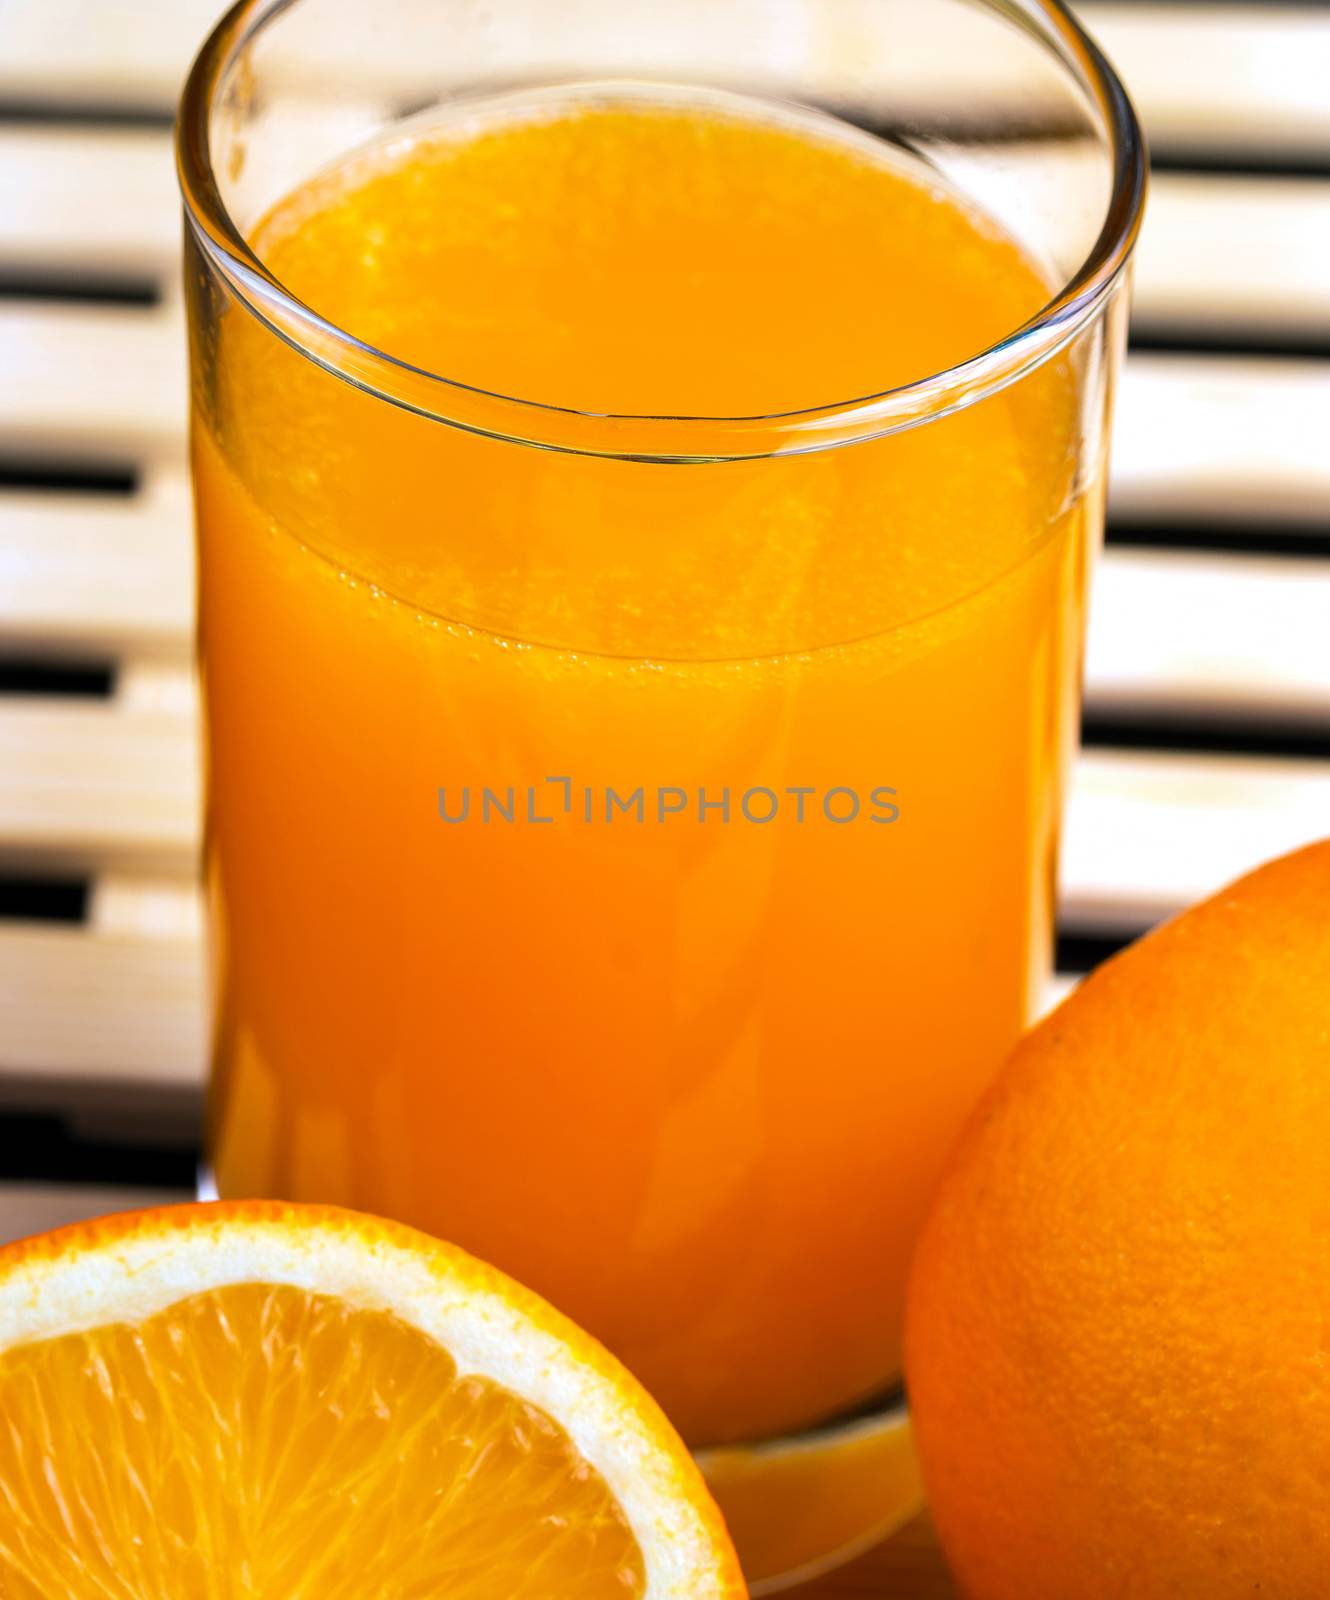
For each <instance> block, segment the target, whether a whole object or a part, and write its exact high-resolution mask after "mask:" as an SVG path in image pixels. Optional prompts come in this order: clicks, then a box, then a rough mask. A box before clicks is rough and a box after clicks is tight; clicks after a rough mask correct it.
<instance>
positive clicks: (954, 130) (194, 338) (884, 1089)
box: [179, 0, 1144, 1585]
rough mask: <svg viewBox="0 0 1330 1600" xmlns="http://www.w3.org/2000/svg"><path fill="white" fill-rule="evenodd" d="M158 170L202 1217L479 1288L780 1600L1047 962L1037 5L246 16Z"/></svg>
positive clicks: (1065, 210)
mask: <svg viewBox="0 0 1330 1600" xmlns="http://www.w3.org/2000/svg"><path fill="white" fill-rule="evenodd" d="M179 159H180V171H181V180H182V186H183V190H184V197H185V204H186V216H187V228H186V241H187V260H186V285H187V294H188V307H189V329H190V340H191V356H192V407H193V432H192V441H193V442H192V449H193V466H194V474H195V491H196V501H197V512H198V535H199V544H198V550H199V621H200V641H201V642H200V658H201V664H202V678H203V688H204V703H205V715H206V760H207V806H208V811H207V829H206V840H207V843H206V875H207V883H208V891H209V907H210V937H211V960H212V971H213V984H214V1003H215V1011H214V1018H215V1028H214V1046H213V1081H212V1092H211V1108H210V1133H209V1140H210V1160H211V1163H212V1166H213V1170H214V1173H215V1178H216V1183H217V1186H218V1188H219V1190H220V1192H221V1193H222V1194H223V1195H224V1196H239V1195H259V1194H263V1195H273V1196H283V1197H290V1198H296V1199H309V1200H320V1201H335V1202H340V1203H343V1204H346V1205H351V1206H355V1207H359V1208H361V1209H365V1210H369V1211H374V1212H380V1213H384V1214H387V1215H391V1216H395V1217H398V1218H401V1219H404V1220H406V1221H408V1222H410V1223H413V1224H416V1225H418V1226H420V1227H422V1228H425V1229H427V1230H429V1231H430V1232H432V1233H435V1234H439V1235H442V1236H444V1237H447V1238H449V1239H451V1240H453V1241H455V1242H457V1243H459V1244H461V1245H463V1246H464V1247H466V1248H467V1249H470V1250H472V1251H474V1252H475V1253H476V1254H478V1255H480V1256H482V1257H484V1258H486V1259H488V1260H490V1261H492V1262H493V1263H495V1264H496V1265H498V1266H500V1267H502V1268H504V1269H505V1270H507V1271H509V1272H511V1273H512V1274H514V1275H515V1276H516V1277H518V1278H519V1279H521V1280H523V1281H524V1282H525V1283H527V1284H528V1285H530V1286H531V1287H533V1288H535V1289H536V1290H538V1291H540V1292H541V1293H543V1294H544V1295H546V1296H547V1297H548V1298H549V1299H551V1300H552V1301H554V1302H555V1303H556V1304H557V1305H558V1306H559V1307H560V1308H561V1309H562V1310H564V1311H566V1312H568V1313H569V1314H570V1315H571V1316H573V1317H574V1318H575V1319H576V1320H577V1321H579V1322H580V1323H582V1324H583V1325H584V1326H586V1327H587V1328H588V1329H590V1330H591V1331H592V1332H594V1333H595V1334H597V1335H598V1336H599V1337H600V1338H601V1339H603V1340H604V1341H605V1342H606V1343H607V1344H608V1345H609V1346H610V1347H611V1348H612V1349H613V1350H614V1351H615V1352H616V1353H617V1354H618V1355H619V1356H621V1357H622V1358H623V1359H624V1360H625V1361H626V1362H627V1363H628V1364H629V1365H630V1366H631V1367H632V1368H633V1369H634V1370H635V1371H636V1372H637V1373H638V1375H639V1376H640V1377H641V1378H642V1379H643V1380H644V1381H645V1382H646V1383H647V1385H648V1386H649V1387H650V1388H651V1389H652V1390H653V1391H654V1392H655V1394H656V1395H657V1397H658V1398H659V1399H660V1400H661V1402H662V1403H663V1404H664V1406H665V1408H666V1410H667V1411H668V1412H669V1413H670V1415H671V1417H672V1418H673V1419H674V1421H675V1422H676V1423H677V1425H678V1427H679V1428H680V1430H681V1432H682V1433H683V1435H684V1437H685V1438H686V1439H687V1440H688V1442H689V1443H690V1444H691V1445H692V1446H694V1447H695V1448H696V1449H698V1450H699V1452H700V1453H702V1455H703V1459H704V1461H706V1462H707V1463H709V1464H710V1465H711V1468H712V1471H713V1474H714V1479H713V1481H715V1483H716V1485H717V1489H718V1492H719V1494H720V1496H721V1498H722V1501H723V1503H724V1504H725V1505H726V1508H727V1510H728V1512H729V1514H730V1516H731V1518H732V1521H733V1525H734V1528H735V1532H736V1535H737V1537H738V1539H739V1542H740V1545H741V1548H742V1553H743V1555H744V1558H745V1562H746V1567H747V1570H748V1572H749V1574H750V1577H751V1578H752V1579H753V1581H754V1583H755V1584H758V1585H762V1584H776V1583H779V1582H781V1581H784V1580H788V1579H790V1578H791V1577H796V1576H799V1575H801V1574H803V1573H806V1572H808V1571H811V1570H813V1569H814V1568H815V1567H816V1566H817V1565H818V1564H819V1563H821V1562H823V1561H825V1560H828V1559H830V1558H832V1557H834V1556H837V1555H840V1554H843V1553H845V1552H846V1551H847V1550H849V1549H850V1548H853V1547H855V1546H856V1545H858V1544H861V1543H862V1542H864V1541H865V1540H866V1539H868V1538H870V1537H872V1536H873V1535H874V1534H876V1533H880V1532H881V1531H883V1530H884V1529H885V1528H887V1527H888V1526H889V1525H890V1524H891V1522H892V1521H893V1520H894V1519H898V1518H899V1517H900V1515H901V1514H902V1513H903V1512H904V1511H905V1510H907V1509H908V1504H909V1501H910V1496H911V1494H912V1492H913V1490H912V1488H911V1487H909V1486H906V1487H902V1486H901V1482H900V1481H898V1482H897V1483H896V1484H895V1486H894V1487H893V1485H892V1483H891V1482H890V1481H889V1479H890V1474H889V1473H886V1472H885V1470H884V1469H883V1466H882V1461H883V1459H885V1458H884V1457H881V1456H874V1454H873V1451H872V1449H871V1448H870V1447H871V1445H872V1442H873V1441H874V1440H879V1441H881V1440H888V1439H891V1440H896V1439H898V1438H899V1429H898V1428H896V1427H895V1424H893V1423H892V1422H890V1421H887V1422H883V1421H881V1420H880V1418H881V1417H882V1416H883V1414H884V1412H886V1411H890V1409H891V1408H893V1407H897V1408H898V1407H899V1405H900V1403H901V1391H900V1350H899V1344H900V1328H901V1319H902V1300H903V1295H904V1288H905V1281H906V1273H907V1266H908V1262H909V1256H910V1249H911V1241H912V1239H913V1237H914V1235H915V1232H916V1229H917V1227H918V1225H919V1223H920V1221H921V1219H922V1217H923V1214H924V1212H925V1210H926V1207H927V1205H928V1202H929V1197H930V1193H931V1191H932V1188H933V1185H934V1183H935V1181H936V1179H937V1176H938V1174H939V1170H940V1167H941V1165H942V1163H943V1160H944V1158H945V1155H946V1152H947V1149H948V1147H949V1145H950V1144H951V1142H952V1140H953V1138H954V1136H955V1134H956V1132H957V1130H958V1128H959V1126H960V1124H961V1122H962V1121H963V1119H964V1118H965V1116H966V1114H967V1112H968V1111H969V1109H970V1108H971V1107H972V1105H973V1104H974V1102H975V1100H976V1097H977V1096H978V1095H979V1093H980V1091H981V1090H982V1088H983V1087H984V1085H985V1083H986V1082H987V1081H988V1079H989V1078H990V1076H991V1074H992V1073H993V1071H994V1070H995V1068H996V1067H997V1065H998V1064H999V1062H1000V1061H1001V1060H1002V1058H1003V1056H1004V1055H1005V1054H1006V1052H1007V1051H1008V1049H1009V1048H1010V1046H1011V1045H1012V1044H1013V1042H1014V1041H1015V1040H1016V1038H1017V1036H1018V1035H1019V1034H1020V1032H1021V1030H1022V1029H1023V1027H1024V1026H1025V1025H1026V1023H1027V1021H1028V1020H1029V1018H1030V1016H1031V1012H1032V1008H1033V1007H1034V1006H1035V1005H1036V1004H1037V1003H1038V1000H1039V997H1040V993H1041V988H1042V986H1043V984H1044V983H1045V981H1046V979H1047V976H1048V971H1049V965H1050V951H1051V947H1052V929H1053V911H1054V904H1053V902H1054V884H1055V876H1056V872H1055V868H1056V855H1057V841H1058V828H1059V815H1060V809H1061V804H1062V798H1063V790H1064V782H1065V778H1066V773H1067V768H1068V763H1069V759H1070V756H1071V754H1072V751H1073V748H1074V745H1075V737H1076V721H1077V688H1078V677H1079V668H1080V661H1081V654H1082V644H1083V634H1084V621H1085V602H1086V589H1087V578H1088V569H1089V562H1090V559H1091V554H1092V550H1093V547H1094V545H1095V544H1096V542H1097V539H1098V536H1099V532H1100V527H1101V522H1102V511H1103V502H1104V490H1105V470H1106V467H1105V454H1106V441H1107V433H1108V415H1109V405H1110V391H1111V388H1112V375H1113V370H1114V366H1115V363H1116V361H1117V359H1118V355H1119V348H1120V345H1121V341H1122V330H1123V321H1124V316H1125V306H1126V294H1125V283H1126V269H1127V265H1128V259H1129V255H1130V251H1131V247H1132V244H1133V240H1134V237H1135V232H1136V228H1137V225H1138V220H1139V216H1140V210H1141V205H1142V197H1143V190H1144V157H1143V151H1142V145H1141V140H1140V136H1139V133H1138V130H1137V127H1136V124H1135V121H1134V119H1133V116H1132V113H1131V109H1130V106H1129V105H1128V102H1127V100H1126V98H1125V96H1124V94H1123V92H1122V89H1121V87H1120V85H1119V84H1118V83H1117V81H1116V79H1115V78H1114V76H1113V74H1112V72H1111V70H1110V69H1109V68H1108V66H1107V65H1106V63H1105V62H1104V60H1103V58H1102V56H1101V55H1100V54H1099V52H1098V51H1097V50H1096V49H1095V47H1094V46H1093V45H1092V44H1091V43H1090V42H1089V41H1088V40H1087V39H1086V37H1085V36H1084V34H1083V33H1082V32H1081V31H1080V29H1079V27H1078V26H1077V24H1076V23H1075V22H1074V21H1073V19H1072V18H1071V17H1070V15H1069V14H1068V13H1067V12H1066V11H1065V10H1063V9H1062V8H1061V7H1060V6H1059V5H1057V4H1055V3H1052V0H991V3H986V0H709V3H705V4H704V3H703V0H674V3H672V4H670V5H663V4H661V3H660V0H565V3H563V4H560V5H558V6H551V5H549V4H547V3H543V0H488V3H485V4H481V3H478V0H379V3H378V4H376V5H374V6H365V5H364V4H363V3H361V0H243V3H241V4H239V5H237V6H236V7H235V8H234V9H233V10H232V11H231V12H230V13H229V14H228V16H227V17H226V18H225V19H224V20H223V22H222V23H221V24H220V25H219V27H218V28H217V30H216V32H215V33H214V34H213V35H212V37H211V38H210V39H209V41H208V42H207V44H206V45H205V46H204V48H203V51H202V54H201V55H200V57H199V60H198V62H197V64H196V66H195V68H194V71H193V74H192V76H191V78H190V81H189V84H188V87H187V89H186V92H185V98H184V103H183V108H182V115H181V120H180V129H179ZM431 197H432V198H431ZM671 208H673V209H671ZM653 230H654V232H653ZM634 252H636V253H634ZM454 357H455V360H454ZM911 363H913V365H912V364H911ZM532 374H538V376H532ZM837 383H840V384H843V385H844V386H845V387H843V388H841V389H840V390H839V391H838V390H837V388H836V387H835V385H836V384H837ZM755 1447H757V1448H755ZM892 1448H894V1445H893V1447H892ZM875 1463H876V1464H875ZM847 1464H848V1466H847ZM837 1472H839V1473H841V1474H842V1476H841V1477H840V1478H839V1479H837V1478H834V1477H829V1476H827V1474H834V1473H837ZM791 1473H793V1476H791ZM801 1473H802V1476H801V1475H800V1474H801ZM847 1473H849V1474H850V1476H846V1474H847ZM874 1473H877V1474H878V1476H877V1477H874V1476H873V1474H874ZM855 1474H857V1476H855ZM906 1476H907V1477H908V1474H906ZM777 1477H779V1478H780V1483H781V1485H782V1488H781V1490H780V1492H781V1493H782V1495H783V1496H784V1498H783V1500H782V1510H781V1512H780V1514H779V1516H777V1515H776V1514H775V1513H774V1512H773V1511H771V1510H769V1509H764V1505H768V1506H769V1505H770V1504H773V1503H774V1502H764V1501H763V1499H762V1494H763V1485H764V1483H765V1482H769V1483H770V1484H771V1485H775V1483H776V1479H777ZM852 1478H853V1482H854V1484H855V1487H854V1489H853V1492H851V1490H850V1489H849V1488H848V1487H847V1485H849V1484H850V1483H851V1479H852ZM828 1484H835V1485H837V1487H836V1488H835V1490H834V1492H832V1491H831V1490H829V1489H828V1487H827V1486H828ZM772 1492H773V1493H774V1492H775V1490H774V1488H773V1490H772Z"/></svg>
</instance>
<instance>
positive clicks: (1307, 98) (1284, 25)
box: [1076, 0, 1330, 162]
mask: <svg viewBox="0 0 1330 1600" xmlns="http://www.w3.org/2000/svg"><path fill="white" fill-rule="evenodd" d="M1076 9H1077V10H1078V11H1079V13H1080V15H1081V17H1082V19H1083V20H1084V22H1085V25H1086V26H1087V27H1088V28H1089V29H1090V31H1091V32H1092V33H1093V34H1094V35H1095V37H1096V38H1097V39H1098V40H1099V42H1100V44H1101V45H1102V46H1103V48H1104V50H1105V51H1106V52H1107V54H1108V56H1109V58H1110V59H1111V60H1112V62H1113V64H1114V65H1115V66H1116V67H1117V69H1118V71H1119V73H1120V74H1121V76H1122V78H1123V80H1124V82H1125V83H1126V84H1127V85H1128V88H1129V91H1130V93H1131V96H1132V99H1133V101H1134V102H1135V104H1136V107H1137V110H1138V111H1139V112H1140V115H1141V118H1142V121H1143V122H1144V123H1145V128H1146V133H1147V134H1148V136H1149V138H1150V140H1151V142H1152V144H1153V145H1154V146H1155V148H1156V149H1158V150H1161V151H1171V150H1178V151H1183V152H1194V151H1197V150H1202V151H1204V150H1209V151H1217V152H1227V153H1229V154H1232V155H1237V156H1250V155H1251V154H1252V153H1253V152H1256V153H1265V154H1269V155H1275V156H1278V155H1281V154H1285V153H1298V152H1305V153H1308V154H1311V155H1312V156H1313V157H1315V158H1318V159H1319V160H1320V161H1322V162H1325V161H1326V160H1327V159H1330V95H1327V93H1326V84H1327V82H1330V11H1327V10H1325V9H1324V8H1322V7H1320V6H1298V5H1279V4H1277V3H1274V4H1262V3H1259V0H1257V3H1253V4H1247V5H1227V4H1222V3H1221V4H1216V5H1205V4H1200V3H1194V0H1152V3H1151V4H1149V5H1145V4H1140V3H1137V0H1082V3H1081V4H1080V5H1078V6H1077V8H1076Z"/></svg>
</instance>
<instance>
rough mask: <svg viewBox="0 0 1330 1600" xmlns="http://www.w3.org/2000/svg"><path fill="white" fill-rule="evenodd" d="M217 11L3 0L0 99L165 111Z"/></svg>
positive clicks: (218, 3) (196, 1) (181, 1)
mask: <svg viewBox="0 0 1330 1600" xmlns="http://www.w3.org/2000/svg"><path fill="white" fill-rule="evenodd" d="M224 10H225V4H224V3H223V0H156V3H155V4H154V3H151V0H142V3H136V4H133V5H130V4H125V3H123V0H122V3H112V0H26V3H15V0H7V3H6V4H4V5H0V98H3V99H8V100H17V101H27V102H34V103H38V104H40V103H42V102H47V103H54V104H57V105H78V104H85V105H92V106H128V107H130V108H132V109H135V110H138V109H145V110H153V111H158V112H161V113H163V114H166V113H169V112H171V111H173V110H174V109H175V102H176V99H177V96H178V95H179V93H180V84H181V80H182V79H183V77H184V74H185V71H186V69H187V67H188V65H189V63H190V61H191V60H192V59H193V56H194V52H195V51H196V50H197V49H198V47H199V45H200V44H201V43H202V42H203V39H204V37H205V36H206V35H207V33H208V31H209V29H210V28H211V27H212V25H213V23H214V22H215V21H216V20H217V18H218V17H219V16H220V15H221V13H222V11H224Z"/></svg>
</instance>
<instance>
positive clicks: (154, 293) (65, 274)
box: [0, 267, 162, 306]
mask: <svg viewBox="0 0 1330 1600" xmlns="http://www.w3.org/2000/svg"><path fill="white" fill-rule="evenodd" d="M161 298H162V291H161V286H160V285H159V284H158V282H157V281H156V279H155V278H150V277H145V276H143V275H141V274H139V273H114V272H95V273H94V272H79V271H76V270H67V269H61V270H60V271H58V272H56V271H49V272H48V271H45V270H41V271H36V270H26V271H18V270H16V269H14V268H11V267H2V268H0V299H2V300H64V301H74V302H78V303H83V304H92V305H102V306H155V305H159V304H160V303H161Z"/></svg>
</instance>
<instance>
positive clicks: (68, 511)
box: [0, 470, 193, 658]
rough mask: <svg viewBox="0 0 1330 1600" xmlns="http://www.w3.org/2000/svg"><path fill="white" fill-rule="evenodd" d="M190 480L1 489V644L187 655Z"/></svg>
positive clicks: (56, 650) (168, 475)
mask: <svg viewBox="0 0 1330 1600" xmlns="http://www.w3.org/2000/svg"><path fill="white" fill-rule="evenodd" d="M190 517H191V513H190V506H189V485H188V483H187V481H186V479H185V476H184V474H183V472H180V471H175V472H171V471H167V470H163V471H161V472H159V473H155V474H150V475H149V476H148V478H147V480H146V481H145V482H144V483H143V484H142V485H141V486H140V488H139V490H138V492H137V493H136V494H134V495H133V496H131V497H127V498H125V499H120V498H118V497H113V496H110V495H83V494H78V495H59V494H0V642H3V644H4V646H5V647H6V648H7V649H9V650H13V651H24V652H29V653H33V654H38V653H52V654H63V655H65V656H70V655H99V656H110V657H116V656H124V655H133V656H135V657H143V656H144V655H147V654H149V653H156V652H165V653H168V654H170V655H173V656H175V657H177V658H178V657H180V656H181V655H183V654H184V653H185V652H186V651H187V650H188V648H189V640H190V634H191V631H192V628H193V561H192V548H191V542H190V538H189V528H190Z"/></svg>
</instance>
